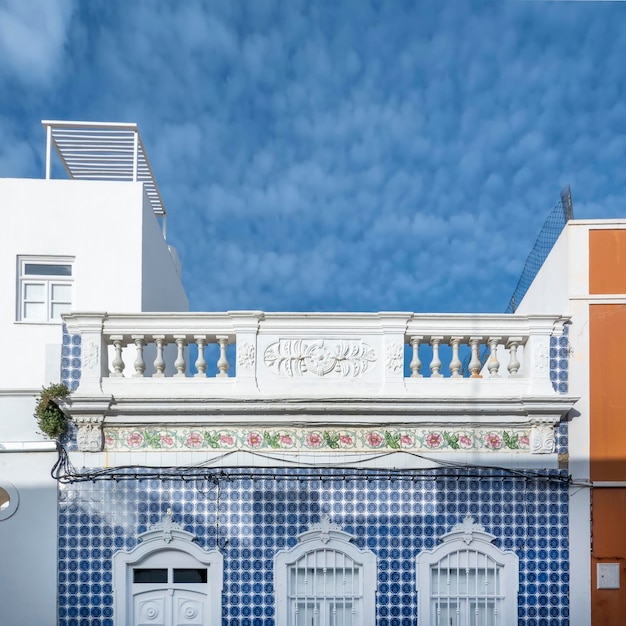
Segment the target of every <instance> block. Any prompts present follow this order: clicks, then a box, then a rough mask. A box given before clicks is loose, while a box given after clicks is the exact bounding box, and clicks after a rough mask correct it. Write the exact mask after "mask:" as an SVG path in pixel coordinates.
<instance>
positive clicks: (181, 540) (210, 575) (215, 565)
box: [113, 509, 224, 626]
mask: <svg viewBox="0 0 626 626" xmlns="http://www.w3.org/2000/svg"><path fill="white" fill-rule="evenodd" d="M137 539H138V541H139V542H140V543H139V544H138V545H137V546H135V547H134V548H133V549H132V550H129V551H127V552H123V551H120V552H116V553H115V554H114V555H113V595H114V610H115V618H116V623H119V624H132V623H133V619H134V616H133V589H134V584H135V583H133V574H134V570H135V569H141V568H144V567H148V568H158V569H161V568H163V569H167V570H168V583H167V584H161V583H146V590H148V587H149V586H150V585H152V586H153V587H154V589H155V590H161V589H162V588H163V587H164V586H165V587H167V588H168V589H169V588H174V587H175V586H176V585H175V584H172V577H171V574H172V570H173V569H174V568H178V567H182V568H187V567H190V566H192V563H195V564H196V565H193V566H194V567H197V566H198V565H200V566H204V567H206V568H207V582H206V583H202V585H203V587H204V591H206V592H207V603H208V608H207V616H206V617H207V618H208V622H207V625H208V626H215V625H221V623H222V589H223V586H224V557H223V556H222V554H221V552H219V551H218V550H203V549H202V548H201V547H200V546H199V545H198V544H197V543H195V541H196V537H195V536H194V535H193V534H192V533H190V532H187V531H186V530H183V529H182V527H181V525H180V524H178V523H176V522H174V521H173V520H172V511H171V510H169V509H168V511H167V513H166V514H165V515H164V516H163V520H162V521H161V522H159V523H158V524H155V525H154V526H151V527H150V528H149V530H147V531H146V532H144V533H141V534H140V535H139V536H138V538H137ZM198 587H200V585H199V584H198Z"/></svg>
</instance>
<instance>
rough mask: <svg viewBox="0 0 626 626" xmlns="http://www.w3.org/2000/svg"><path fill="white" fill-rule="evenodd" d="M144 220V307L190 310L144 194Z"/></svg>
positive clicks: (155, 309) (142, 263)
mask: <svg viewBox="0 0 626 626" xmlns="http://www.w3.org/2000/svg"><path fill="white" fill-rule="evenodd" d="M142 220H143V224H142V238H141V240H142V258H141V269H142V271H141V310H142V311H188V310H189V302H188V300H187V294H186V293H185V290H184V288H183V286H182V283H181V277H180V276H179V275H178V272H177V271H176V265H175V263H174V260H173V259H172V257H171V255H170V251H169V250H168V247H167V243H166V241H165V239H163V235H162V234H161V228H160V226H159V223H158V221H157V218H156V217H155V215H154V212H153V211H152V207H151V206H150V204H149V203H148V197H147V196H146V195H145V194H144V198H143V210H142Z"/></svg>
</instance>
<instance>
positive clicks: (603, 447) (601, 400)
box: [589, 304, 626, 623]
mask: <svg viewBox="0 0 626 626" xmlns="http://www.w3.org/2000/svg"><path fill="white" fill-rule="evenodd" d="M625 359H626V304H591V305H590V306H589V390H590V394H591V397H590V406H589V410H590V414H591V423H590V428H589V432H590V454H591V459H590V463H591V479H592V480H626V361H625ZM625 623H626V622H625Z"/></svg>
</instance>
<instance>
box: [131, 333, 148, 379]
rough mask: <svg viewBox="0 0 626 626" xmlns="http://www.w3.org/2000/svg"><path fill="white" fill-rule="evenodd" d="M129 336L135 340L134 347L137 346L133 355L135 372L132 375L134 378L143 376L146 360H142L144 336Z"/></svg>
mask: <svg viewBox="0 0 626 626" xmlns="http://www.w3.org/2000/svg"><path fill="white" fill-rule="evenodd" d="M131 338H132V339H133V341H134V342H135V347H136V348H137V354H136V357H135V362H134V363H133V366H134V368H135V373H134V374H133V376H134V377H135V378H143V375H144V372H145V371H146V362H145V361H144V360H143V347H144V345H145V344H144V340H143V339H144V336H143V335H132V336H131Z"/></svg>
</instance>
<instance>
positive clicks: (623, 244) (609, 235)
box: [589, 229, 626, 294]
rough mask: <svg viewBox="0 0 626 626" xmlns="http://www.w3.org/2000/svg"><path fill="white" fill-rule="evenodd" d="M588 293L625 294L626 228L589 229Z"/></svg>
mask: <svg viewBox="0 0 626 626" xmlns="http://www.w3.org/2000/svg"><path fill="white" fill-rule="evenodd" d="M589 293H590V294H600V293H606V294H616V293H623V294H626V229H622V230H617V229H609V230H590V231H589Z"/></svg>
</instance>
